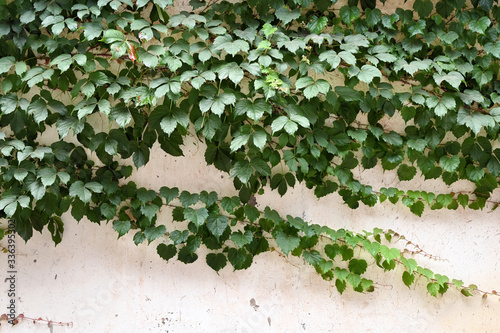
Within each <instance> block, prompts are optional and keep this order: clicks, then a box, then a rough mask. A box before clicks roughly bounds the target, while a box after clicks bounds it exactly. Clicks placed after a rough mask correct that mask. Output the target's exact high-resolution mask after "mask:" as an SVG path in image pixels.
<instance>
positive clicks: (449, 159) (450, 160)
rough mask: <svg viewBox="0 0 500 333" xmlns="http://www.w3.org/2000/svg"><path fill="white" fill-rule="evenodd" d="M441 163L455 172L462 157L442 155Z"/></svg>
mask: <svg viewBox="0 0 500 333" xmlns="http://www.w3.org/2000/svg"><path fill="white" fill-rule="evenodd" d="M439 164H441V166H442V167H443V169H445V170H446V171H448V172H453V171H455V170H456V169H457V168H458V166H459V164H460V158H459V157H458V156H456V155H453V156H446V155H444V156H441V158H440V159H439Z"/></svg>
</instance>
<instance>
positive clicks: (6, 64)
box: [0, 56, 16, 74]
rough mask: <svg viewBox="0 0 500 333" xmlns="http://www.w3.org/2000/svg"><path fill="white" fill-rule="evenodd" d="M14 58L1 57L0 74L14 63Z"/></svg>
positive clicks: (5, 71)
mask: <svg viewBox="0 0 500 333" xmlns="http://www.w3.org/2000/svg"><path fill="white" fill-rule="evenodd" d="M15 62H16V59H15V58H14V57H11V56H9V57H3V58H1V59H0V74H3V73H7V72H8V71H9V70H10V68H11V67H12V66H14V63H15Z"/></svg>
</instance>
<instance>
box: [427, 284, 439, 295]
mask: <svg viewBox="0 0 500 333" xmlns="http://www.w3.org/2000/svg"><path fill="white" fill-rule="evenodd" d="M439 288H440V286H439V283H437V282H430V283H428V284H427V291H428V292H429V294H431V295H432V296H434V297H437V294H438V292H439Z"/></svg>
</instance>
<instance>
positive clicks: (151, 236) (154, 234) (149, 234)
mask: <svg viewBox="0 0 500 333" xmlns="http://www.w3.org/2000/svg"><path fill="white" fill-rule="evenodd" d="M166 232H167V228H166V227H165V226H164V225H159V226H156V227H155V226H150V227H147V228H146V230H144V235H145V236H146V239H147V240H148V244H150V243H151V242H152V241H154V240H155V239H157V238H160V237H162V236H163V235H165V233H166Z"/></svg>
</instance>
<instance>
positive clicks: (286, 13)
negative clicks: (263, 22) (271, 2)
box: [274, 7, 300, 24]
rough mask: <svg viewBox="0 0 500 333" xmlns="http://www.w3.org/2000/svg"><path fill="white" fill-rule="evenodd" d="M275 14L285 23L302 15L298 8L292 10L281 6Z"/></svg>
mask: <svg viewBox="0 0 500 333" xmlns="http://www.w3.org/2000/svg"><path fill="white" fill-rule="evenodd" d="M274 15H276V18H278V20H281V22H283V24H288V23H290V22H291V21H293V20H296V19H298V18H299V17H300V11H299V10H298V9H294V10H292V11H290V10H289V9H288V8H285V7H280V8H278V9H277V10H276V12H275V13H274Z"/></svg>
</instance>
